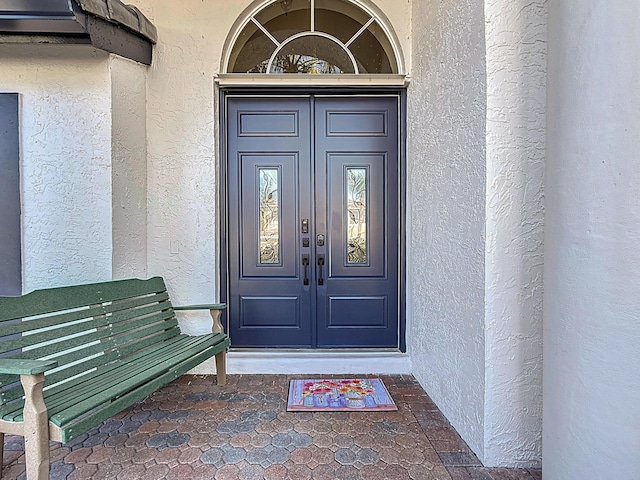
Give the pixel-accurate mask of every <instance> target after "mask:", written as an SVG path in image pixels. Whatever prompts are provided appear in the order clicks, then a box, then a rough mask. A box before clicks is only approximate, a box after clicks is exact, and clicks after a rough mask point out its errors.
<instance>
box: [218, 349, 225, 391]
mask: <svg viewBox="0 0 640 480" xmlns="http://www.w3.org/2000/svg"><path fill="white" fill-rule="evenodd" d="M216 376H217V377H218V385H221V386H222V385H226V384H227V351H226V350H223V351H222V352H220V353H218V354H217V355H216Z"/></svg>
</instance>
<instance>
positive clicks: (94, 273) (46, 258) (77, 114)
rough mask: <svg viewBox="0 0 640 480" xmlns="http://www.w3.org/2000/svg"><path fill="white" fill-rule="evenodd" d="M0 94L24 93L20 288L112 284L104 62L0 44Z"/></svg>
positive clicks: (87, 53)
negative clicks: (97, 283) (8, 92)
mask: <svg viewBox="0 0 640 480" xmlns="http://www.w3.org/2000/svg"><path fill="white" fill-rule="evenodd" d="M0 65H2V68H0V91H10V92H18V93H21V94H22V203H23V210H22V214H23V247H24V248H23V273H24V279H23V289H24V291H30V290H33V289H35V288H44V287H50V286H56V285H64V284H70V283H80V282H90V281H98V280H105V279H110V278H111V256H112V248H111V245H112V243H111V242H112V240H111V112H110V108H111V99H110V97H111V88H110V85H109V74H108V56H107V55H106V54H105V53H100V52H97V51H95V50H94V49H91V48H88V47H71V46H65V47H56V46H36V45H30V46H17V45H2V46H0Z"/></svg>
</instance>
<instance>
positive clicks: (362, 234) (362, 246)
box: [346, 168, 367, 263]
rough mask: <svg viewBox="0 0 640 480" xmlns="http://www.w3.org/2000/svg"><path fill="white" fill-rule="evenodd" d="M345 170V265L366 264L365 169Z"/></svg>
mask: <svg viewBox="0 0 640 480" xmlns="http://www.w3.org/2000/svg"><path fill="white" fill-rule="evenodd" d="M346 170H347V172H346V173H347V263H367V169H366V168H347V169H346Z"/></svg>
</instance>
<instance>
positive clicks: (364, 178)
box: [315, 97, 399, 347]
mask: <svg viewBox="0 0 640 480" xmlns="http://www.w3.org/2000/svg"><path fill="white" fill-rule="evenodd" d="M397 108H398V107H397V98H394V97H377V98H368V97H360V98H350V99H349V100H348V101H345V99H344V98H317V99H316V103H315V119H316V136H315V182H316V203H315V204H316V225H317V226H318V229H319V232H320V233H322V232H323V231H325V229H326V232H327V238H328V241H327V242H326V245H325V246H324V247H318V252H317V254H318V255H322V254H326V256H327V265H328V273H327V279H326V281H325V282H324V284H323V285H318V293H317V302H318V303H317V305H318V306H317V322H318V323H317V332H318V345H319V346H324V347H346V346H361V347H396V346H397V345H398V295H397V290H398V274H397V272H398V241H397V239H398V206H397V205H398V203H397V202H398V165H399V164H398V137H397V132H398V123H397V117H398V114H397ZM336 119H339V120H336ZM320 192H322V193H321V194H320Z"/></svg>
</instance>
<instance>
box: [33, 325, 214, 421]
mask: <svg viewBox="0 0 640 480" xmlns="http://www.w3.org/2000/svg"><path fill="white" fill-rule="evenodd" d="M189 338H195V339H196V340H198V339H199V342H197V343H207V342H206V340H207V339H205V338H200V337H189ZM209 341H210V340H209ZM190 343H194V342H190V340H189V339H185V338H182V337H173V338H171V339H170V340H168V341H167V342H164V343H163V344H160V345H153V346H152V347H151V348H149V349H147V350H145V351H143V352H140V353H138V354H137V355H135V356H132V357H131V358H125V359H122V358H121V359H119V361H118V362H114V363H112V364H111V365H109V366H107V367H104V368H100V369H98V370H96V371H94V372H89V373H87V374H86V375H84V376H83V377H80V378H78V379H74V380H73V381H71V382H68V383H64V384H61V385H57V386H56V389H55V390H53V391H52V392H51V393H49V392H47V394H46V395H45V398H47V406H48V407H49V411H50V413H49V415H50V416H54V415H55V414H56V413H57V412H58V411H59V409H58V407H59V405H69V404H73V403H80V402H82V401H84V399H86V398H88V397H90V396H92V395H96V394H98V393H100V392H102V391H103V390H104V389H105V388H106V386H108V385H118V384H120V383H122V382H123V381H124V380H126V379H128V378H129V377H130V376H133V375H136V374H138V373H139V372H144V371H148V372H149V374H151V372H150V371H149V369H150V366H152V365H154V364H157V363H159V362H161V361H163V360H165V359H166V357H167V356H168V355H171V354H175V352H176V351H179V350H181V349H186V348H189V345H190ZM87 385H88V386H87Z"/></svg>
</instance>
